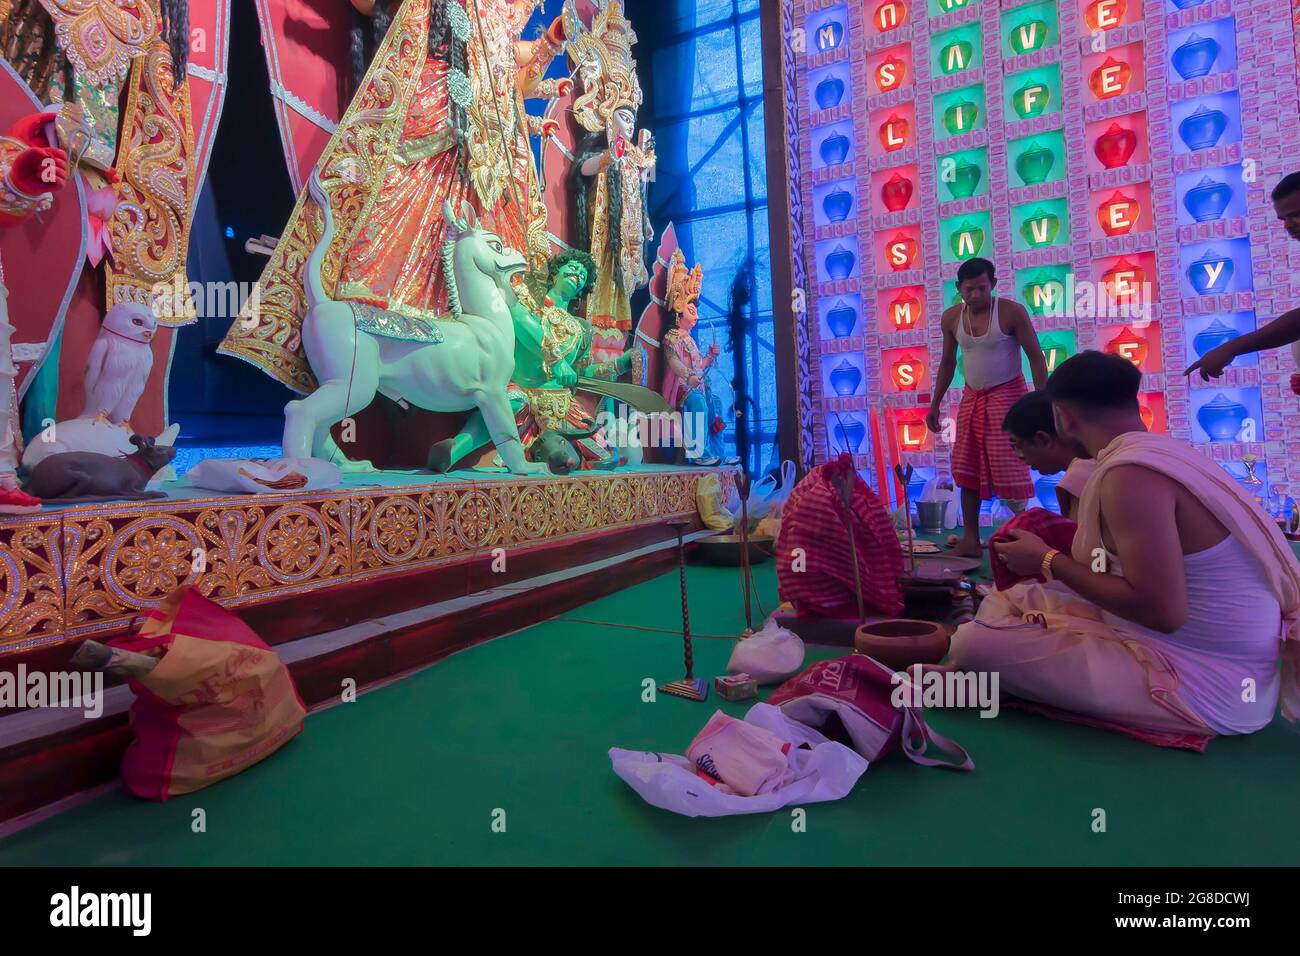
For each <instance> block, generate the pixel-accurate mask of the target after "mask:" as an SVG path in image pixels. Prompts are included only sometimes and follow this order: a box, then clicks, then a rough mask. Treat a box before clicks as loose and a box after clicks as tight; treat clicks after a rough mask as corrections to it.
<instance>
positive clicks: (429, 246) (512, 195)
mask: <svg viewBox="0 0 1300 956" xmlns="http://www.w3.org/2000/svg"><path fill="white" fill-rule="evenodd" d="M539 4H540V0H404V2H403V3H402V5H401V7H400V8H399V9H398V10H397V12H396V14H395V16H394V17H393V20H392V24H391V25H390V26H389V28H388V31H387V33H386V34H385V37H384V39H383V41H382V43H381V44H380V46H379V48H378V49H377V50H376V52H375V56H374V59H373V60H372V62H371V65H370V68H369V69H368V70H367V72H366V75H365V77H364V79H363V80H362V82H361V86H360V87H359V88H358V90H357V93H356V96H355V97H354V98H353V100H352V103H351V104H350V105H349V107H348V109H347V111H346V112H345V113H344V115H343V118H342V120H341V121H340V122H339V126H338V129H337V130H336V131H335V133H334V135H333V136H332V137H331V138H330V141H329V144H328V145H327V146H326V148H325V150H324V152H323V153H322V154H321V158H320V160H319V162H318V164H317V167H316V169H317V175H318V176H319V179H320V181H321V183H322V184H323V186H324V188H325V192H326V193H327V195H328V199H329V203H330V207H331V210H332V212H333V216H334V222H335V224H336V237H335V239H334V240H333V242H332V243H331V246H330V249H329V251H328V253H327V255H326V259H325V263H324V266H323V268H322V281H323V282H324V285H325V288H326V291H327V292H328V293H329V295H330V296H331V297H332V298H334V299H336V300H339V301H345V302H349V303H351V304H352V307H353V312H354V314H355V315H356V316H357V319H358V321H359V322H364V321H366V316H367V314H368V313H370V312H372V311H373V310H376V309H379V310H383V311H384V312H386V313H389V314H392V313H396V314H397V315H400V316H404V317H406V318H407V319H408V320H409V321H408V323H407V326H406V327H407V328H409V329H410V330H411V335H412V336H418V335H420V334H425V333H428V323H430V322H432V321H434V320H441V319H445V318H446V317H447V316H448V314H449V308H448V305H449V303H448V301H447V283H446V280H445V278H444V274H443V268H444V267H443V258H442V246H443V241H444V239H445V237H446V232H447V226H446V223H445V222H444V220H443V209H444V204H445V203H447V202H450V203H451V206H452V208H454V209H460V208H462V205H463V204H466V203H468V204H469V206H471V207H472V208H473V209H474V211H475V213H476V214H477V216H478V219H479V221H480V222H481V223H482V224H483V225H484V226H485V227H486V228H488V229H490V230H491V231H493V232H495V233H496V234H497V235H498V236H500V237H501V238H502V239H503V240H504V242H505V243H506V245H508V246H510V247H511V248H514V249H517V250H519V251H520V252H522V253H524V255H525V256H526V257H527V258H528V259H529V260H530V261H531V262H532V263H533V264H534V265H542V264H544V263H545V261H546V258H547V255H548V253H549V243H548V241H547V237H546V208H545V205H544V203H543V201H542V194H541V189H540V185H539V183H538V181H537V175H536V170H535V168H534V165H533V159H532V151H531V149H530V147H529V139H528V137H529V135H530V134H533V133H541V132H543V125H544V124H545V123H546V122H549V121H544V120H542V119H541V118H539V117H532V116H529V115H528V114H527V113H526V112H525V110H524V100H525V98H531V97H552V96H555V95H556V94H557V93H558V92H561V87H563V86H564V85H565V84H567V83H569V82H570V81H567V80H544V79H543V78H542V76H543V74H544V73H545V71H546V69H547V67H548V66H549V65H550V63H551V61H552V60H553V59H554V58H555V57H556V56H557V55H558V54H559V53H560V51H561V49H562V48H563V44H564V40H565V27H564V25H563V22H562V21H561V20H560V19H558V18H557V19H556V20H555V21H554V22H553V23H552V24H551V25H550V27H549V29H548V30H547V31H546V32H545V33H544V34H542V35H541V36H540V37H539V38H537V39H536V40H530V41H524V40H522V39H520V37H521V34H522V31H523V29H524V27H525V25H526V24H527V22H528V20H529V18H530V17H531V16H532V14H533V12H534V10H536V9H537V7H538V6H539ZM321 228H322V225H321V220H320V219H319V217H318V213H317V210H316V208H315V204H314V202H312V201H310V200H309V199H307V198H306V194H305V193H304V195H303V196H300V197H299V200H298V204H297V205H296V206H295V208H294V211H293V214H292V216H291V217H290V220H289V223H288V225H287V226H286V228H285V230H284V232H283V233H282V235H281V238H280V241H279V243H278V244H277V246H276V249H275V252H274V253H273V254H272V256H271V261H270V262H269V263H268V265H267V268H266V271H265V272H264V273H263V275H262V279H261V283H260V288H259V290H258V291H259V293H260V303H259V307H260V311H259V314H258V315H256V316H243V317H241V320H240V321H239V322H236V323H235V324H234V326H232V328H231V330H230V332H229V333H228V334H227V336H226V339H225V342H223V344H222V348H221V351H223V352H225V353H227V354H233V355H237V356H239V357H241V358H244V359H246V360H248V361H251V362H253V363H254V364H256V365H258V366H260V367H261V368H262V369H264V370H265V371H267V372H269V373H270V374H271V375H273V376H275V377H276V378H278V379H280V380H281V381H283V382H284V383H285V384H286V385H288V386H289V387H290V388H293V389H294V390H295V391H298V392H304V393H305V392H310V391H312V390H313V389H314V388H315V386H316V382H315V380H314V378H313V376H312V372H311V368H310V366H309V365H308V363H307V360H306V357H305V355H304V354H303V347H302V344H301V338H300V330H301V325H302V318H303V315H304V314H305V312H306V298H305V295H304V290H303V274H302V268H303V263H304V262H305V260H306V258H307V253H308V252H310V250H311V249H312V248H313V247H314V246H315V244H316V242H317V241H318V240H319V238H320V235H321ZM429 334H432V333H429Z"/></svg>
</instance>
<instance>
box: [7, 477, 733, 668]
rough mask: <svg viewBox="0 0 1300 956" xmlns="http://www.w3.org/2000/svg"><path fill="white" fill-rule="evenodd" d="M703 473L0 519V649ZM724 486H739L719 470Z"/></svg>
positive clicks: (333, 576)
mask: <svg viewBox="0 0 1300 956" xmlns="http://www.w3.org/2000/svg"><path fill="white" fill-rule="evenodd" d="M703 474H705V472H695V471H683V472H677V473H667V472H660V473H625V474H617V473H614V474H608V475H586V476H583V477H581V478H579V479H577V480H554V479H537V478H519V479H506V480H492V481H480V482H438V483H434V484H426V485H414V486H408V487H404V488H393V489H364V490H356V491H347V492H338V491H334V492H319V493H296V494H289V495H250V496H246V497H223V498H208V499H194V500H189V501H168V502H148V503H140V502H122V503H117V504H104V505H94V506H82V507H74V508H68V509H65V510H62V511H58V512H50V513H48V514H39V515H32V516H27V517H14V518H6V519H3V520H2V521H0V653H12V652H14V651H19V650H23V649H25V648H28V647H31V646H35V645H40V644H50V643H57V642H59V641H60V640H64V639H67V638H74V637H81V636H86V635H90V634H95V633H98V632H102V631H116V630H119V629H121V628H123V627H126V626H128V625H129V624H130V622H131V621H132V619H134V618H136V617H137V616H139V615H140V614H141V613H142V612H144V611H147V610H148V609H150V608H152V607H155V606H157V605H158V604H159V603H160V602H161V601H162V600H163V598H164V597H165V596H166V595H167V594H168V593H169V592H170V591H172V590H173V589H175V588H176V587H178V586H180V585H182V584H192V585H195V586H197V587H198V589H199V590H200V592H201V593H203V594H204V595H206V596H208V597H210V598H212V599H214V600H216V601H219V602H221V603H222V604H226V605H242V604H250V603H257V602H260V601H265V600H271V599H274V598H277V597H283V596H284V595H287V594H297V593H308V592H311V591H315V590H318V589H320V588H325V587H328V586H329V585H331V584H334V583H336V582H344V581H348V580H352V579H356V578H366V577H375V576H380V575H383V574H386V573H390V572H392V571H394V570H398V569H400V570H415V569H419V568H428V567H434V566H437V565H438V564H443V563H451V562H455V561H458V560H464V559H466V558H468V557H470V556H472V555H476V554H489V553H491V551H492V550H493V549H494V548H511V547H528V546H530V545H533V544H540V543H544V542H549V541H555V540H562V539H564V538H573V537H581V536H584V535H590V534H595V533H599V532H600V531H602V530H606V529H612V528H619V527H630V526H635V525H643V524H657V523H661V522H663V521H664V520H666V519H667V518H669V517H671V516H674V515H684V514H693V513H694V512H695V510H696V507H695V487H696V484H697V483H698V481H699V480H700V478H701V477H702V476H703ZM721 477H722V483H723V490H724V493H726V492H729V491H730V489H731V488H732V487H733V480H732V477H731V475H730V474H723V475H722V476H721Z"/></svg>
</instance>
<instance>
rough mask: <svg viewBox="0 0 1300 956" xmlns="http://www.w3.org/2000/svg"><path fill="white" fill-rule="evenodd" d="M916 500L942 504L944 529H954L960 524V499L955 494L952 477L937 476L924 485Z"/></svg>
mask: <svg viewBox="0 0 1300 956" xmlns="http://www.w3.org/2000/svg"><path fill="white" fill-rule="evenodd" d="M916 500H917V501H942V502H944V509H943V526H944V528H955V527H957V525H958V524H959V523H960V522H961V497H960V495H958V494H957V489H956V485H955V482H954V481H953V478H952V475H939V476H937V477H935V478H931V479H930V480H929V481H927V482H926V483H925V487H924V488H923V489H921V497H920V498H918V499H916Z"/></svg>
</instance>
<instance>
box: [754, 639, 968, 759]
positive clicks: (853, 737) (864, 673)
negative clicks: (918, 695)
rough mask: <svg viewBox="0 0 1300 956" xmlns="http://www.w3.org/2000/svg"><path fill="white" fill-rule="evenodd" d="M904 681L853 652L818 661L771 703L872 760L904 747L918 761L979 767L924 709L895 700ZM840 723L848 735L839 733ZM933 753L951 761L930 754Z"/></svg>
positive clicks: (778, 692) (783, 687) (903, 675)
mask: <svg viewBox="0 0 1300 956" xmlns="http://www.w3.org/2000/svg"><path fill="white" fill-rule="evenodd" d="M900 683H901V684H903V685H907V684H910V683H911V681H910V678H908V676H907V674H906V673H904V672H902V671H900V672H898V677H897V680H896V679H895V677H894V671H892V670H890V669H889V668H888V667H886V666H885V665H884V664H881V663H880V662H879V661H877V660H875V659H873V658H870V657H867V656H866V655H865V654H850V655H849V656H848V657H836V658H833V659H831V660H828V661H819V662H817V663H816V664H814V665H813V666H812V667H809V668H808V669H807V670H805V671H804V672H803V673H802V674H799V675H797V676H795V677H791V678H790V679H789V680H788V681H786V682H785V683H784V684H782V685H781V686H780V687H778V688H777V689H776V691H775V692H774V693H773V694H772V696H771V697H769V698H768V700H767V702H768V703H769V704H773V705H775V706H777V707H780V708H781V712H782V713H783V714H785V715H786V716H787V717H789V718H790V719H791V720H797V721H799V723H801V724H806V725H807V726H809V727H813V728H815V729H817V730H819V731H821V732H822V733H823V734H825V735H826V736H827V737H829V738H831V739H832V740H836V739H840V740H841V742H844V743H847V744H848V745H849V746H851V747H852V748H853V749H854V750H856V751H857V752H858V753H860V754H861V755H862V756H864V757H866V758H867V759H868V760H872V761H874V760H878V759H880V758H881V757H883V756H885V755H886V754H888V753H891V752H892V751H894V750H902V751H903V753H904V754H906V755H907V758H908V759H909V760H911V761H912V762H913V763H919V764H924V765H925V766H928V767H950V768H952V769H954V770H974V769H975V764H974V762H972V761H971V759H970V755H969V754H967V753H966V751H965V750H963V749H962V748H961V746H960V745H958V744H957V743H955V742H954V741H951V740H949V739H948V738H947V737H944V736H943V735H942V734H940V733H938V732H936V731H934V730H931V729H930V727H929V726H928V725H927V724H926V722H925V714H924V712H923V711H922V709H921V708H920V707H916V706H912V705H910V704H904V705H902V706H896V705H895V704H894V701H893V697H894V692H895V689H896V688H897V687H898V686H899V684H900ZM904 689H906V688H904ZM907 696H910V694H909V695H907ZM837 724H838V725H841V726H842V727H843V733H839V732H838V731H839V727H838V726H836V725H837ZM844 737H847V738H848V739H847V740H843V739H842V738H844ZM932 751H933V752H935V753H937V754H938V755H939V757H940V758H946V759H939V758H936V757H932V756H930V754H931V752H932Z"/></svg>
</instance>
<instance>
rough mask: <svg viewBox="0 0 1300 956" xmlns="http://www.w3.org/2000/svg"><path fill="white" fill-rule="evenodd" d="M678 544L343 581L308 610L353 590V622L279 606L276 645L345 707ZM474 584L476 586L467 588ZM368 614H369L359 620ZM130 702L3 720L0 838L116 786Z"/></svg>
mask: <svg viewBox="0 0 1300 956" xmlns="http://www.w3.org/2000/svg"><path fill="white" fill-rule="evenodd" d="M683 516H684V517H686V516H687V515H683ZM695 527H696V528H698V522H696V525H695ZM698 533H699V532H695V534H698ZM695 534H693V535H692V536H695ZM675 542H676V533H675V531H674V529H673V528H671V527H670V526H669V525H668V523H667V522H666V521H662V522H659V523H657V524H653V525H645V526H641V527H637V528H631V529H624V530H618V531H614V532H609V533H606V534H603V535H598V536H594V537H587V538H585V539H583V540H576V541H569V542H564V543H558V544H554V545H551V546H548V547H544V548H538V549H533V550H531V551H530V552H529V554H530V555H531V557H530V559H529V560H527V561H524V560H520V561H518V562H516V563H514V564H510V565H508V567H509V572H502V573H500V574H492V573H491V572H486V573H482V569H480V573H474V574H469V573H466V572H465V571H464V570H463V569H462V570H460V571H457V572H455V574H454V576H455V577H456V579H457V580H458V582H459V585H458V586H454V587H450V588H439V586H438V583H437V582H438V581H439V579H442V578H447V577H448V576H450V575H451V574H452V572H451V571H450V570H449V569H447V568H439V569H433V570H426V571H424V572H418V573H414V574H411V573H407V574H402V575H399V576H398V578H399V579H400V580H397V579H394V580H389V581H382V582H363V583H361V584H352V585H338V586H335V587H334V588H331V589H330V590H329V591H328V592H327V593H328V600H325V601H321V600H319V599H320V598H323V597H326V595H325V594H321V595H315V596H313V599H312V601H310V602H301V603H308V604H312V605H316V604H329V605H332V604H333V603H334V601H335V598H336V595H340V593H341V592H352V591H354V590H355V591H357V592H358V593H356V594H352V595H350V596H349V597H350V599H349V600H348V601H346V602H345V603H346V606H347V607H348V609H349V618H348V619H351V618H353V617H355V618H356V619H355V620H352V623H349V624H342V625H340V623H339V622H338V620H337V619H336V620H335V621H334V622H333V623H332V624H331V625H330V626H327V627H325V628H317V627H312V626H305V625H304V624H303V621H304V620H307V621H313V622H314V621H315V620H316V617H317V615H308V616H306V617H302V616H300V615H299V614H297V613H285V611H287V610H288V609H287V608H282V610H281V617H280V618H279V619H278V620H279V621H281V622H283V621H285V620H289V619H292V620H293V624H292V625H284V624H280V626H279V627H278V628H277V629H276V630H275V635H274V636H275V637H276V638H277V640H275V641H274V643H276V644H277V645H278V646H277V650H278V651H279V652H280V654H281V655H282V657H283V658H284V659H285V661H286V662H287V663H288V665H289V668H290V671H291V672H292V674H293V676H294V680H295V683H296V684H297V687H298V691H299V693H300V694H301V695H302V698H303V701H304V702H305V703H306V704H307V706H308V707H309V708H312V709H319V708H321V707H325V706H330V705H332V704H335V703H337V702H338V701H339V699H340V694H341V688H342V687H343V686H344V684H343V681H344V680H345V679H351V680H353V681H355V687H356V688H357V689H358V690H366V689H374V688H377V687H379V686H382V685H383V684H385V683H388V682H390V681H391V680H393V679H396V678H400V677H402V676H404V675H406V674H409V673H411V672H412V671H415V670H419V669H420V668H422V667H426V666H428V665H430V664H432V663H434V662H436V661H438V660H440V659H442V658H443V657H446V656H447V655H449V654H453V653H455V652H457V651H459V650H463V649H465V648H467V647H470V646H473V645H475V644H479V643H482V642H483V641H487V640H491V639H492V638H495V637H499V636H501V635H503V634H507V633H511V632H513V631H516V630H519V629H521V628H524V627H528V626H530V625H532V624H536V623H538V622H540V621H544V620H546V619H549V618H552V617H555V616H558V615H561V614H564V613H565V612H567V611H570V610H572V609H574V608H576V607H579V606H581V605H583V604H586V603H588V602H589V601H591V600H593V599H595V598H598V597H602V596H604V595H607V594H611V593H614V592H616V591H619V590H622V589H624V588H626V587H630V586H631V585H633V584H637V583H640V582H641V581H644V580H647V579H649V578H652V577H654V576H656V575H658V574H661V573H664V572H665V571H668V570H670V569H671V568H673V567H674V566H675V565H676V560H677V555H676V552H677V548H676V543H675ZM507 573H508V579H507ZM488 577H490V578H491V579H492V580H490V581H489V580H487V578H488ZM467 581H469V582H477V584H474V583H471V590H470V592H469V593H467V592H466V590H465V585H466V582H467ZM360 592H365V594H368V595H369V597H366V596H363V595H362V594H361V593H360ZM417 595H418V597H417ZM438 595H441V596H440V597H439V596H438ZM379 602H382V603H379ZM407 605H410V606H409V607H408V606H407ZM361 608H368V609H369V613H365V614H364V616H361V615H362V612H361V610H360V609H361ZM273 610H274V609H273V608H270V607H268V606H266V605H258V606H254V607H250V608H241V609H238V613H239V614H240V616H241V617H243V618H245V619H246V620H250V623H251V622H252V619H253V618H257V620H258V623H257V624H255V625H254V626H261V627H262V630H263V631H266V630H267V626H268V625H272V624H273V623H274V622H275V620H276V619H275V618H273V617H271V616H269V615H270V614H271V613H272V612H273ZM295 611H296V608H295ZM381 611H382V613H381ZM264 615H267V616H264ZM294 630H296V632H297V633H296V634H293V633H292V631H294ZM72 646H73V645H71V644H64V645H59V647H58V649H59V650H62V651H63V652H64V653H63V654H61V655H60V656H61V657H64V658H66V656H67V654H70V653H71V647H72ZM13 659H18V660H23V661H25V662H26V664H27V668H28V671H29V672H30V671H31V670H32V669H33V667H34V666H42V668H44V667H53V668H55V669H58V664H57V662H56V661H54V660H49V661H47V662H46V663H45V664H44V665H37V664H34V662H33V660H32V656H31V655H30V654H24V655H17V656H16V657H15V658H13ZM13 659H6V660H4V661H0V663H5V664H10V663H11V662H12V660H13ZM130 699H131V695H130V692H129V690H128V689H127V688H126V687H124V686H121V685H120V682H119V683H117V684H114V683H113V682H106V691H105V694H104V712H103V715H102V716H100V717H98V718H95V719H88V718H85V717H83V716H82V715H81V714H80V713H79V712H77V711H73V710H66V709H65V710H58V711H49V710H41V711H16V712H15V711H11V712H7V715H6V716H3V717H0V837H3V836H4V835H6V834H7V833H9V832H13V831H14V830H16V829H22V828H23V827H24V826H25V825H26V824H28V823H29V822H35V821H36V820H39V819H43V818H44V816H47V815H48V814H49V812H50V811H51V810H53V809H57V808H58V807H66V806H69V805H75V804H76V797H77V795H78V794H84V793H86V792H89V791H93V790H95V789H96V788H99V787H102V786H103V785H105V784H106V783H109V782H111V781H113V780H115V779H116V777H117V773H118V767H119V766H120V763H121V759H122V754H123V752H124V751H125V749H126V746H127V743H128V742H129V739H130V730H129V727H128V723H127V709H128V708H129V704H130Z"/></svg>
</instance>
